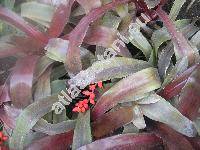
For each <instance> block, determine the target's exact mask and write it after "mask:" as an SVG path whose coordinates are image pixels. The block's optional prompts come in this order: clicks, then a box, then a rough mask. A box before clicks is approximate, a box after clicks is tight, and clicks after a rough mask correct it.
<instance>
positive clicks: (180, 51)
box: [156, 7, 196, 65]
mask: <svg viewBox="0 0 200 150" xmlns="http://www.w3.org/2000/svg"><path fill="white" fill-rule="evenodd" d="M156 12H157V13H158V15H159V17H160V18H161V20H162V21H163V23H164V25H165V26H166V28H167V30H168V31H169V33H170V35H171V38H172V41H173V44H174V46H175V54H176V57H177V60H178V59H181V58H183V57H185V56H187V57H188V60H189V62H190V64H191V65H192V64H193V63H194V62H195V59H196V56H195V52H194V50H193V49H192V47H191V46H190V45H189V43H188V41H187V40H186V38H185V37H184V36H183V34H182V33H181V32H178V31H177V30H176V27H175V25H174V24H173V22H172V21H171V20H170V18H169V17H168V15H167V14H166V13H165V12H164V11H163V10H162V8H161V7H158V9H157V10H156Z"/></svg>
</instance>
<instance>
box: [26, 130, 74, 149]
mask: <svg viewBox="0 0 200 150" xmlns="http://www.w3.org/2000/svg"><path fill="white" fill-rule="evenodd" d="M72 140H73V131H69V132H67V133H63V134H58V135H53V136H46V137H44V138H42V139H39V140H36V141H34V142H33V143H32V144H30V145H29V146H28V147H27V148H26V150H36V149H37V150H45V149H53V150H66V149H69V148H70V145H71V143H72Z"/></svg>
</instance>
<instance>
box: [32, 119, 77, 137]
mask: <svg viewBox="0 0 200 150" xmlns="http://www.w3.org/2000/svg"><path fill="white" fill-rule="evenodd" d="M75 124H76V120H67V121H63V122H60V123H57V124H51V123H48V122H47V121H45V120H43V119H41V120H39V121H38V122H37V124H36V125H35V126H34V127H33V129H34V130H35V131H37V132H42V133H45V134H47V135H56V134H61V133H66V132H68V131H70V130H72V129H74V127H75Z"/></svg>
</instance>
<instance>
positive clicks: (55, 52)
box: [45, 38, 69, 62]
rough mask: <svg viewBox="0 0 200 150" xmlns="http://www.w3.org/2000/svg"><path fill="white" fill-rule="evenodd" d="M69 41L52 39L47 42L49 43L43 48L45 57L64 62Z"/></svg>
mask: <svg viewBox="0 0 200 150" xmlns="http://www.w3.org/2000/svg"><path fill="white" fill-rule="evenodd" d="M68 44H69V41H67V40H63V39H59V38H53V39H50V40H49V43H48V44H47V46H46V47H45V50H46V51H47V52H46V56H47V57H49V58H51V59H53V60H55V61H59V62H64V61H65V58H66V54H67V49H68Z"/></svg>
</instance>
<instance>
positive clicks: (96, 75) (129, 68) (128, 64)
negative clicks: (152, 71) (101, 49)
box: [69, 57, 150, 87]
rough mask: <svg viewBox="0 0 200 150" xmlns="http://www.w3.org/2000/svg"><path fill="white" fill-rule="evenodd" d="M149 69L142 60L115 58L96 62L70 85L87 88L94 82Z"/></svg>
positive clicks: (72, 80)
mask: <svg viewBox="0 0 200 150" xmlns="http://www.w3.org/2000/svg"><path fill="white" fill-rule="evenodd" d="M147 67H150V65H149V64H148V63H147V62H145V61H142V60H137V59H132V58H125V57H115V58H111V59H107V60H102V61H97V62H95V63H94V64H93V65H92V66H91V67H90V68H88V69H87V70H84V71H81V72H80V73H79V74H77V75H76V76H75V77H73V78H72V79H71V80H69V84H74V85H76V86H80V87H85V86H87V85H89V84H90V83H93V82H98V81H106V80H110V79H114V78H122V77H126V76H128V75H130V74H132V73H135V72H137V71H140V70H142V69H145V68H147Z"/></svg>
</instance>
